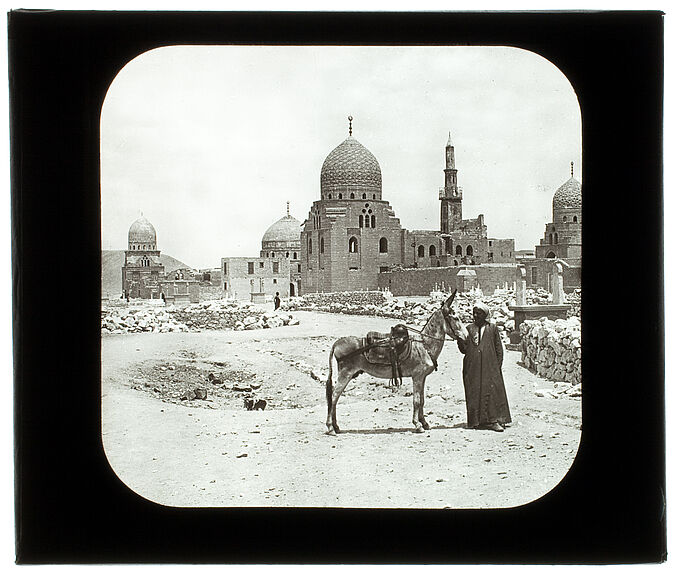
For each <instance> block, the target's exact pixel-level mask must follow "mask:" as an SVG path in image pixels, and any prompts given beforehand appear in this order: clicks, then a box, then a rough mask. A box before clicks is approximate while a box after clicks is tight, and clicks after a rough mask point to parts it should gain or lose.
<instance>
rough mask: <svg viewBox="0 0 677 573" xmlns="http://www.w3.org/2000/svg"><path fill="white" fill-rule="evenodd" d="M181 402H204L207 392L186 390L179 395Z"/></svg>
mask: <svg viewBox="0 0 677 573" xmlns="http://www.w3.org/2000/svg"><path fill="white" fill-rule="evenodd" d="M180 399H181V400H206V399H207V390H205V389H204V388H194V389H190V390H186V391H185V392H184V393H183V394H182V395H181V398H180Z"/></svg>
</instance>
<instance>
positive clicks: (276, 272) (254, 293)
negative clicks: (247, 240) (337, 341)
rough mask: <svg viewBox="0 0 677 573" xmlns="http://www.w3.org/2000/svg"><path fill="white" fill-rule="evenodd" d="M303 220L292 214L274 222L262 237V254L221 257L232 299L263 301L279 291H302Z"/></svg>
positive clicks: (291, 293)
mask: <svg viewBox="0 0 677 573" xmlns="http://www.w3.org/2000/svg"><path fill="white" fill-rule="evenodd" d="M300 239H301V223H300V222H299V221H298V220H297V219H295V218H294V217H292V216H291V215H290V214H289V203H287V215H286V216H284V217H282V218H281V219H279V220H278V221H276V222H275V223H273V224H272V225H271V226H270V227H269V228H268V229H267V230H266V232H265V233H264V235H263V238H262V240H261V251H260V256H259V257H224V258H222V259H221V273H222V274H221V276H222V281H223V285H222V286H223V290H224V292H225V293H226V296H227V297H228V298H234V299H238V300H243V301H244V300H246V301H250V302H263V301H265V300H269V299H271V298H272V297H273V296H274V295H275V293H276V292H279V293H280V296H281V297H288V296H296V295H298V294H299V289H300V281H301V256H300Z"/></svg>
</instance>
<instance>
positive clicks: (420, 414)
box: [418, 376, 430, 430]
mask: <svg viewBox="0 0 677 573" xmlns="http://www.w3.org/2000/svg"><path fill="white" fill-rule="evenodd" d="M425 378H426V377H425V376H424V377H423V380H422V381H421V403H420V406H419V409H418V421H419V422H421V425H422V426H423V429H424V430H429V429H430V425H429V424H428V422H426V421H425V414H424V412H425Z"/></svg>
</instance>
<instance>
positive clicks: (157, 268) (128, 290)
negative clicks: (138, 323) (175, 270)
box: [122, 214, 165, 298]
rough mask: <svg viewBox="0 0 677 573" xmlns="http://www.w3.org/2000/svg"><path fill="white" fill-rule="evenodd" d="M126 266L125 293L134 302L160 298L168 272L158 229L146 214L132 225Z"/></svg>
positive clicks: (123, 285) (124, 273) (123, 289)
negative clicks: (162, 256) (165, 275)
mask: <svg viewBox="0 0 677 573" xmlns="http://www.w3.org/2000/svg"><path fill="white" fill-rule="evenodd" d="M127 239H128V241H127V242H128V244H127V250H126V251H125V262H124V265H123V266H122V292H123V293H124V294H125V295H127V296H129V297H130V298H160V281H161V280H162V279H163V278H164V272H165V268H164V266H163V265H162V263H161V262H160V250H159V249H158V248H157V235H156V233H155V228H154V227H153V225H151V223H150V221H149V220H148V219H146V218H145V217H144V216H143V214H142V215H141V217H140V218H139V219H137V220H136V221H134V222H133V223H132V226H131V227H130V228H129V233H128V235H127Z"/></svg>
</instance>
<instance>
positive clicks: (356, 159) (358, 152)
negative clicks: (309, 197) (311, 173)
mask: <svg viewBox="0 0 677 573" xmlns="http://www.w3.org/2000/svg"><path fill="white" fill-rule="evenodd" d="M347 187H352V188H356V190H360V191H365V192H377V193H381V167H380V166H379V164H378V161H376V157H374V155H373V154H372V153H371V151H369V150H368V149H367V148H366V147H364V146H363V145H362V144H361V143H360V142H359V141H357V139H355V138H354V137H352V136H350V137H348V138H347V139H346V140H345V141H344V142H343V143H341V145H339V146H338V147H336V148H335V149H334V150H333V151H332V152H331V153H330V154H329V155H327V158H326V159H325V160H324V163H323V164H322V171H321V172H320V188H321V190H322V193H331V192H332V191H339V190H345V189H346V188H347Z"/></svg>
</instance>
